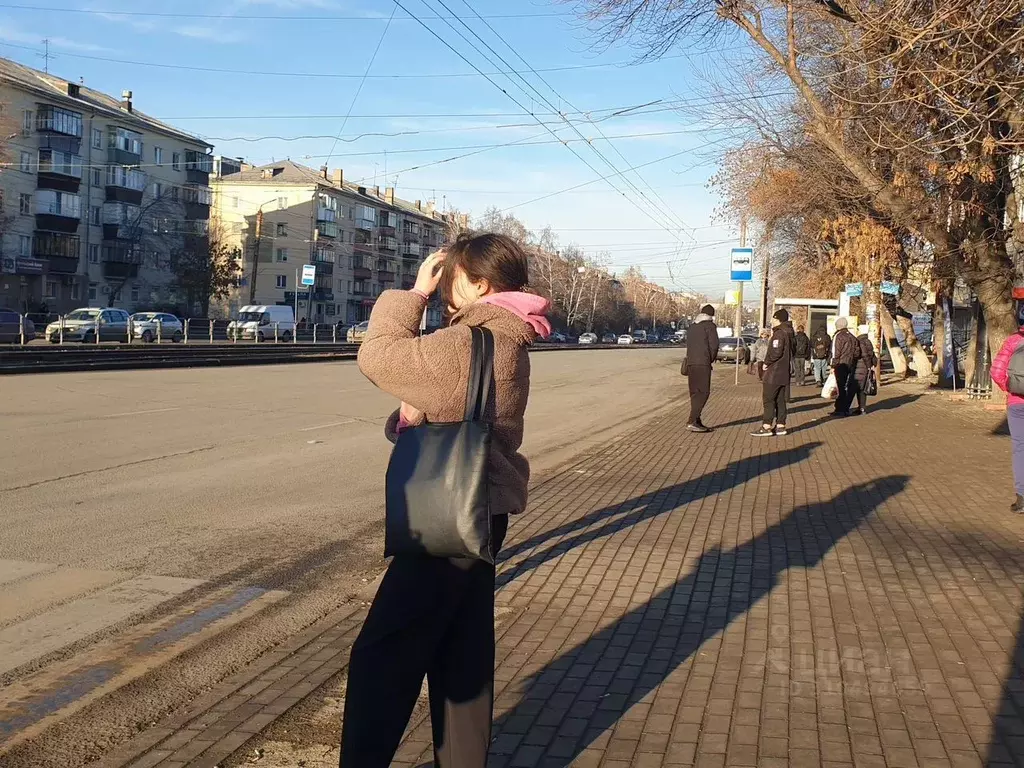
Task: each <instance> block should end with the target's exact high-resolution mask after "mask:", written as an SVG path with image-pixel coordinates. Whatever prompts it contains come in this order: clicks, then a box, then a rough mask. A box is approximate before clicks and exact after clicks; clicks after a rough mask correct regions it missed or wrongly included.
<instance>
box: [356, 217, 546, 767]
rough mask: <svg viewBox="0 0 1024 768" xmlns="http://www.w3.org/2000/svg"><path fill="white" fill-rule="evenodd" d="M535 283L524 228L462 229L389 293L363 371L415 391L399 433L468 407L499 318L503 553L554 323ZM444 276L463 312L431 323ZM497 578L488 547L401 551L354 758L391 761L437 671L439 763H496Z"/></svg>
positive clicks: (387, 580)
mask: <svg viewBox="0 0 1024 768" xmlns="http://www.w3.org/2000/svg"><path fill="white" fill-rule="evenodd" d="M439 270H440V271H439ZM527 285H528V259H527V255H526V252H525V251H524V250H523V249H522V248H521V247H520V246H519V245H517V244H516V243H515V241H513V240H512V239H510V238H508V237H505V236H503V235H478V236H469V235H461V236H459V238H458V239H457V240H456V241H455V243H454V244H453V245H451V246H449V247H448V248H447V249H446V250H445V251H444V252H438V253H434V254H432V255H431V256H429V257H428V258H427V259H426V261H424V263H423V265H422V267H421V268H420V270H419V274H418V276H417V278H416V284H415V287H414V288H413V289H412V290H411V291H394V290H390V291H385V292H384V293H382V294H381V296H380V297H379V298H378V299H377V303H376V304H375V305H374V308H373V314H372V315H371V318H370V327H369V330H368V331H367V334H366V339H365V341H364V342H363V344H362V347H361V348H360V350H359V369H360V370H361V371H362V372H363V374H364V375H365V376H366V377H367V378H368V379H370V381H372V382H373V383H374V384H376V385H377V386H378V387H379V388H380V389H382V390H384V391H385V392H388V393H390V394H391V395H394V396H395V397H396V398H398V399H400V400H401V401H402V406H401V408H400V409H399V411H398V412H396V413H395V414H393V415H392V417H391V419H389V420H388V425H389V427H388V428H387V429H386V433H389V437H391V438H392V439H397V438H395V435H394V432H395V431H396V430H397V431H401V430H403V429H415V428H416V427H418V426H419V425H420V424H424V423H427V424H452V423H455V422H461V421H463V419H464V418H465V417H466V412H467V404H466V400H467V399H468V393H469V392H470V391H471V390H470V376H471V371H470V368H471V364H470V363H471V360H473V349H474V337H475V336H477V337H478V336H479V334H476V333H475V330H474V329H475V328H481V329H484V330H486V331H489V332H490V336H491V337H493V355H492V357H491V360H492V361H493V362H492V366H493V382H492V384H493V386H491V387H490V394H489V396H487V395H485V396H484V402H483V403H478V404H477V406H476V407H477V408H479V409H481V411H482V418H483V421H485V422H487V423H489V424H490V437H491V443H490V449H489V451H488V453H487V459H486V461H487V464H486V467H487V470H486V471H487V484H488V489H489V490H488V498H487V501H488V504H489V507H490V513H491V516H492V525H491V536H490V542H489V543H490V547H489V548H490V550H491V551H492V553H493V554H495V555H496V554H497V551H498V549H500V547H501V543H502V540H503V539H504V536H505V533H506V531H507V529H508V516H509V515H512V514H516V513H519V512H522V511H524V510H525V508H526V495H527V486H528V484H529V479H530V466H529V463H528V462H527V461H526V459H525V458H524V457H523V456H522V455H521V454H520V453H519V447H520V445H521V444H522V440H523V414H524V413H525V411H526V405H527V399H528V397H529V391H530V356H529V354H528V349H529V347H530V345H531V344H532V343H533V342H534V340H536V339H537V338H538V337H545V336H547V335H549V334H550V332H551V326H550V324H549V323H548V320H547V319H546V318H545V316H544V314H545V312H546V311H547V308H548V306H549V305H548V302H547V300H546V299H544V298H542V297H540V296H536V295H534V294H531V293H528V292H526V290H525V289H526V287H527ZM438 287H440V291H441V297H442V299H443V301H444V302H445V306H447V307H448V308H449V309H450V311H451V312H452V319H451V323H450V326H449V327H447V328H445V329H442V330H439V331H437V332H435V333H432V334H430V335H427V336H420V319H421V318H422V317H423V311H424V309H425V308H426V306H427V302H428V301H429V299H430V296H431V294H433V293H434V291H435V290H436V289H438ZM484 336H485V338H486V334H484ZM485 344H486V341H485ZM483 391H484V392H486V391H487V389H484V390H483ZM442 468H443V467H442ZM494 578H495V577H494V565H493V564H491V563H490V562H487V561H485V560H483V559H464V558H448V557H435V556H433V555H431V554H429V553H427V552H424V553H416V554H396V555H395V556H394V557H393V558H392V560H391V563H390V565H389V566H388V569H387V572H386V573H385V574H384V579H383V581H382V582H381V584H380V588H379V589H378V590H377V595H376V597H374V600H373V604H372V605H371V606H370V611H369V613H368V615H367V617H366V621H365V622H364V624H363V627H362V630H361V631H360V633H359V636H358V638H356V641H355V644H354V645H353V647H352V654H351V661H350V662H349V669H348V688H347V692H346V698H345V715H344V723H343V726H342V736H341V759H340V765H341V768H387V766H389V765H391V761H392V759H393V758H394V755H395V751H396V749H397V748H398V745H399V742H400V741H401V739H402V734H403V733H404V731H405V728H406V726H407V724H408V722H409V717H410V716H411V715H412V712H413V708H414V707H415V706H416V701H417V699H418V697H419V693H420V688H421V686H422V684H423V678H424V677H426V679H427V684H428V688H429V699H430V718H431V724H432V726H433V738H434V764H435V765H439V766H445V767H446V768H449V767H451V768H483V766H484V765H485V764H486V762H487V751H488V749H489V747H490V744H491V718H492V713H493V705H494V701H493V698H494V697H493V690H494Z"/></svg>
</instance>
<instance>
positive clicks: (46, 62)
mask: <svg viewBox="0 0 1024 768" xmlns="http://www.w3.org/2000/svg"><path fill="white" fill-rule="evenodd" d="M36 56H38V57H39V58H41V59H42V60H43V72H45V73H46V74H50V59H55V58H57V57H56V56H54V55H53V54H52V53H50V38H48V37H47V38H44V39H43V52H42V53H37V54H36Z"/></svg>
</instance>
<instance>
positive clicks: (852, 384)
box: [835, 363, 857, 413]
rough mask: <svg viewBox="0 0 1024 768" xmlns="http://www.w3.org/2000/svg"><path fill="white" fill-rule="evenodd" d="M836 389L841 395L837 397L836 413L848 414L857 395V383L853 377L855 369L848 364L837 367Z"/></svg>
mask: <svg viewBox="0 0 1024 768" xmlns="http://www.w3.org/2000/svg"><path fill="white" fill-rule="evenodd" d="M835 373H836V388H837V389H838V390H839V394H837V395H836V413H848V412H849V410H850V404H851V403H853V398H854V396H855V395H856V394H857V389H856V387H857V381H856V379H854V377H853V369H852V368H851V367H850V366H848V365H846V364H842V363H841V364H839V365H837V366H836V367H835Z"/></svg>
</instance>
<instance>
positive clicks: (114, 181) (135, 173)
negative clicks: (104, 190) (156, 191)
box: [107, 165, 146, 192]
mask: <svg viewBox="0 0 1024 768" xmlns="http://www.w3.org/2000/svg"><path fill="white" fill-rule="evenodd" d="M107 186H110V187H121V188H122V189H131V190H133V191H135V192H142V191H144V190H145V189H146V174H145V173H144V172H142V171H140V170H139V169H138V168H127V167H125V166H123V165H108V166H107Z"/></svg>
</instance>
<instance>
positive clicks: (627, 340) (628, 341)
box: [619, 333, 633, 347]
mask: <svg viewBox="0 0 1024 768" xmlns="http://www.w3.org/2000/svg"><path fill="white" fill-rule="evenodd" d="M632 345H633V337H632V336H630V335H629V334H628V333H624V334H622V335H621V336H619V346H620V347H629V346H632Z"/></svg>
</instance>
